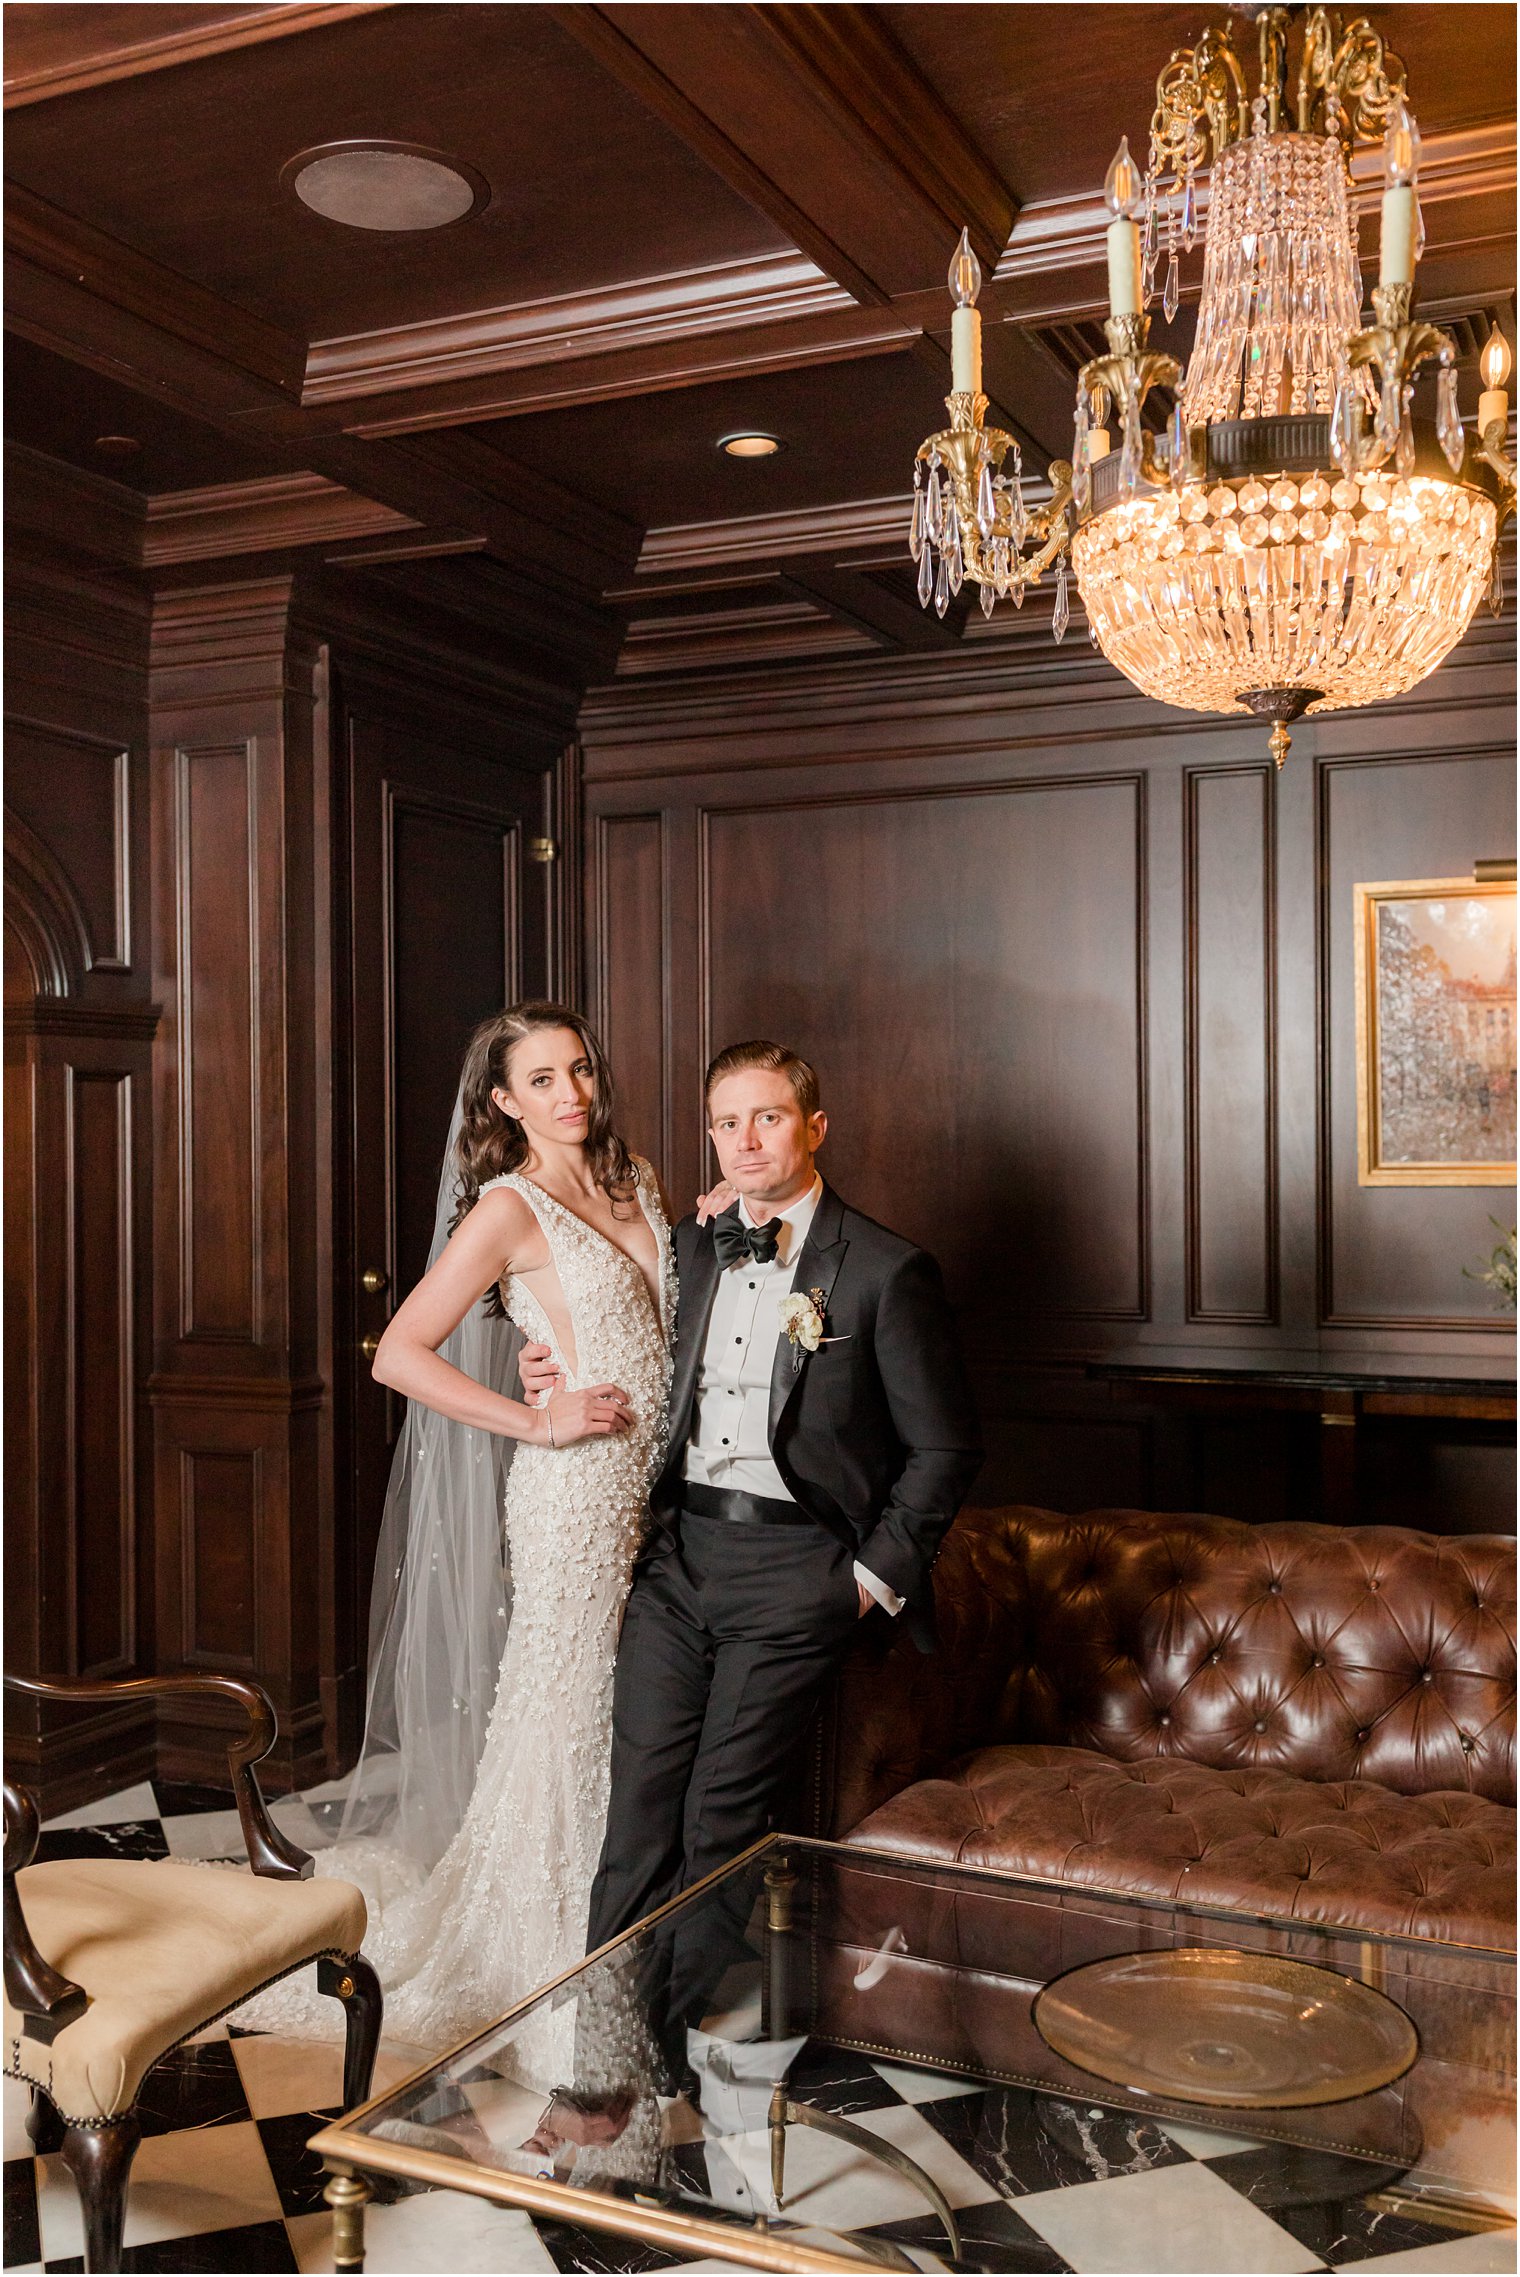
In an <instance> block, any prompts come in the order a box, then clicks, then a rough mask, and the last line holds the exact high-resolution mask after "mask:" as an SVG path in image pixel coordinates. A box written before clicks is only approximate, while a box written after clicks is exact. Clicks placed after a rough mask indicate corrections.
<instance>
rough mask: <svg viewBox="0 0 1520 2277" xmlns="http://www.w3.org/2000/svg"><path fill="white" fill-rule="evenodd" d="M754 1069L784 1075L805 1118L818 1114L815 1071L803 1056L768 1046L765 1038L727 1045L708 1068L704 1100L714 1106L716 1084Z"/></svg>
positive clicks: (771, 1045) (773, 1045)
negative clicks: (714, 1087) (729, 1076)
mask: <svg viewBox="0 0 1520 2277" xmlns="http://www.w3.org/2000/svg"><path fill="white" fill-rule="evenodd" d="M750 1067H763V1068H764V1069H765V1070H766V1072H767V1073H768V1074H773V1075H784V1076H785V1077H786V1080H787V1082H788V1083H789V1084H790V1085H791V1087H792V1089H793V1091H794V1092H795V1093H796V1097H797V1104H798V1106H799V1107H800V1108H801V1109H802V1112H803V1114H804V1115H816V1114H817V1112H818V1077H817V1075H816V1073H815V1072H814V1070H813V1069H812V1068H811V1067H809V1065H808V1063H807V1061H806V1060H805V1059H804V1058H803V1057H802V1054H801V1053H800V1052H794V1051H789V1050H788V1049H787V1047H786V1045H785V1044H768V1043H766V1042H765V1041H764V1039H763V1038H760V1039H757V1040H756V1041H755V1042H753V1043H748V1044H725V1045H724V1047H723V1049H722V1051H720V1052H719V1054H718V1056H717V1058H716V1059H715V1060H712V1061H711V1062H710V1063H709V1065H708V1070H707V1082H706V1084H705V1086H704V1087H703V1092H702V1096H703V1098H704V1099H705V1100H706V1101H707V1102H708V1104H709V1105H711V1102H712V1095H713V1086H714V1085H715V1084H718V1083H721V1082H722V1081H723V1079H724V1077H725V1076H726V1075H742V1074H743V1072H744V1070H745V1069H746V1068H750Z"/></svg>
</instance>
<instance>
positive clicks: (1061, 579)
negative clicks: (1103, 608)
mask: <svg viewBox="0 0 1520 2277" xmlns="http://www.w3.org/2000/svg"><path fill="white" fill-rule="evenodd" d="M1070 622H1071V602H1070V601H1069V599H1068V598H1067V593H1066V563H1065V561H1064V560H1062V561H1060V562H1058V563H1057V564H1056V606H1055V614H1054V616H1053V617H1052V618H1051V620H1050V629H1051V631H1052V632H1053V633H1054V635H1055V637H1056V640H1057V641H1058V642H1060V641H1063V640H1064V639H1065V638H1066V627H1067V625H1068V624H1069V623H1070Z"/></svg>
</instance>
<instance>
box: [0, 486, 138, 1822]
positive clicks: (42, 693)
mask: <svg viewBox="0 0 1520 2277" xmlns="http://www.w3.org/2000/svg"><path fill="white" fill-rule="evenodd" d="M7 504H8V510H9V514H10V518H11V528H10V531H9V536H10V539H11V547H10V552H11V562H10V574H9V579H8V588H7V601H6V632H7V645H6V688H5V708H6V780H5V885H6V923H5V1060H6V1120H5V1129H6V1316H7V1324H8V1334H7V1338H6V1395H5V1396H6V1454H7V1479H6V1490H7V1491H6V1529H5V1535H6V1568H5V1570H6V1601H7V1611H8V1616H9V1627H8V1638H7V1666H8V1667H11V1668H14V1669H17V1670H20V1671H31V1672H33V1673H37V1672H55V1673H56V1672H60V1671H62V1672H70V1673H73V1674H78V1675H86V1674H88V1675H100V1676H105V1675H118V1674H127V1673H134V1672H137V1671H139V1670H141V1669H144V1668H147V1667H151V1666H152V1665H153V1656H154V1650H155V1638H154V1623H153V1591H152V1581H151V1562H150V1560H151V1545H150V1543H149V1541H148V1539H147V1535H146V1531H145V1525H144V1515H143V1514H144V1510H145V1497H144V1495H143V1493H142V1491H141V1489H142V1486H143V1484H144V1481H145V1477H146V1463H147V1456H148V1433H147V1431H146V1430H145V1428H144V1421H145V1419H144V1417H143V1416H142V1414H141V1413H140V1406H139V1402H140V1384H141V1378H142V1375H143V1373H144V1371H145V1367H146V1359H147V1353H148V1349H149V1339H150V1333H151V1328H150V1318H149V1312H148V1291H149V1269H148V1266H149V1255H150V1248H151V1230H150V1214H149V1213H150V1208H151V1194H152V1178H153V1151H152V1127H151V1117H150V1110H149V1092H150V1065H151V1056H152V1050H153V1036H154V1031H155V1026H156V1018H157V1015H156V1011H155V1004H154V998H153V995H152V982H151V973H150V967H149V955H148V923H147V898H148V778H147V768H148V704H147V696H148V688H147V664H148V596H147V593H146V590H145V588H144V586H143V584H142V581H141V579H140V578H139V577H138V576H137V575H136V573H135V571H133V570H132V569H131V568H129V567H128V566H127V554H128V549H127V547H126V546H125V545H124V544H122V543H120V542H119V540H120V537H121V532H122V525H123V519H124V517H123V513H122V508H121V501H120V499H119V497H118V496H117V494H116V493H115V491H114V486H112V485H109V484H96V485H92V484H90V483H88V482H87V481H85V480H83V479H81V480H80V481H78V482H75V481H73V480H72V479H71V478H65V477H62V476H60V478H59V480H58V481H57V482H56V483H55V484H49V483H48V482H47V481H45V480H43V479H41V478H40V477H39V476H37V475H36V474H35V472H34V474H33V477H32V479H31V480H30V481H22V482H19V483H18V484H17V485H16V488H15V491H14V492H13V494H12V495H11V496H10V497H9V498H8V501H7ZM59 531H62V532H65V533H67V538H66V540H65V541H64V542H60V540H59V539H58V537H57V536H56V535H55V534H54V533H56V532H59ZM153 1742H154V1730H153V1719H152V1716H151V1712H147V1711H144V1710H143V1709H142V1708H141V1707H140V1706H137V1705H134V1706H133V1707H132V1708H130V1709H127V1710H125V1711H123V1710H120V1709H108V1710H91V1711H88V1712H86V1713H83V1714H80V1713H75V1714H73V1715H69V1716H61V1715H58V1714H55V1713H52V1712H48V1713H46V1714H44V1713H40V1712H39V1711H38V1710H37V1709H36V1708H35V1707H33V1706H31V1705H30V1704H28V1705H27V1706H26V1707H24V1708H23V1709H22V1710H21V1711H20V1713H19V1714H18V1715H16V1716H14V1717H13V1718H12V1719H11V1720H10V1748H11V1758H10V1760H11V1763H12V1766H13V1769H14V1771H15V1772H16V1773H17V1774H18V1775H19V1776H21V1777H22V1778H26V1777H28V1776H34V1775H35V1774H36V1773H37V1772H38V1770H39V1769H40V1768H41V1767H42V1766H43V1764H44V1763H46V1765H47V1768H48V1775H49V1776H48V1791H49V1795H50V1798H54V1799H56V1800H57V1802H59V1803H61V1804H67V1803H68V1802H70V1801H75V1800H81V1799H83V1798H84V1796H85V1795H87V1794H89V1793H91V1792H93V1791H94V1790H95V1788H96V1787H97V1786H98V1782H99V1777H100V1769H101V1766H102V1765H103V1764H107V1763H109V1764H110V1765H112V1766H113V1767H114V1770H115V1771H116V1772H119V1774H120V1778H121V1780H122V1782H123V1783H125V1782H126V1781H127V1780H129V1779H131V1778H133V1777H138V1776H141V1774H142V1773H143V1772H144V1771H145V1770H147V1769H148V1768H149V1767H150V1765H151V1762H152V1759H153Z"/></svg>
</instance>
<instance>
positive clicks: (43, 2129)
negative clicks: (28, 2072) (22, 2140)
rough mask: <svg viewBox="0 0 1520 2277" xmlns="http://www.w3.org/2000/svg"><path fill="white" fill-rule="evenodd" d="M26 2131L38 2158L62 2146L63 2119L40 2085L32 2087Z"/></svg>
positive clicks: (60, 2148) (44, 2156)
mask: <svg viewBox="0 0 1520 2277" xmlns="http://www.w3.org/2000/svg"><path fill="white" fill-rule="evenodd" d="M26 2131H27V2133H28V2134H29V2135H30V2136H31V2138H32V2148H33V2150H34V2151H35V2152H36V2153H37V2156H38V2157H39V2158H46V2157H47V2156H48V2154H49V2152H50V2151H56V2150H62V2148H63V2121H62V2120H61V2119H60V2118H59V2116H58V2113H57V2112H56V2111H55V2110H54V2108H53V2105H52V2102H51V2100H50V2099H49V2097H47V2096H46V2095H44V2094H43V2092H42V2089H41V2088H40V2087H34V2088H33V2089H32V2107H31V2109H30V2111H28V2113H27V2115H26Z"/></svg>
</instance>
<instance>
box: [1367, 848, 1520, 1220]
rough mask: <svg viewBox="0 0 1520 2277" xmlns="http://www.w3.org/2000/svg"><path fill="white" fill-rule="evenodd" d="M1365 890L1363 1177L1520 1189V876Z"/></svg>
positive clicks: (1373, 1182)
mask: <svg viewBox="0 0 1520 2277" xmlns="http://www.w3.org/2000/svg"><path fill="white" fill-rule="evenodd" d="M1355 894H1356V1077H1357V1152H1358V1178H1359V1180H1360V1183H1361V1184H1362V1185H1364V1186H1508V1185H1510V1184H1512V1182H1513V1180H1514V1176H1515V887H1514V882H1513V880H1507V881H1504V882H1496V883H1490V882H1487V881H1485V882H1481V883H1477V882H1474V880H1473V879H1471V878H1418V879H1414V880H1412V881H1411V880H1404V881H1402V882H1392V883H1387V884H1382V885H1359V886H1357V887H1356V888H1355Z"/></svg>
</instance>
